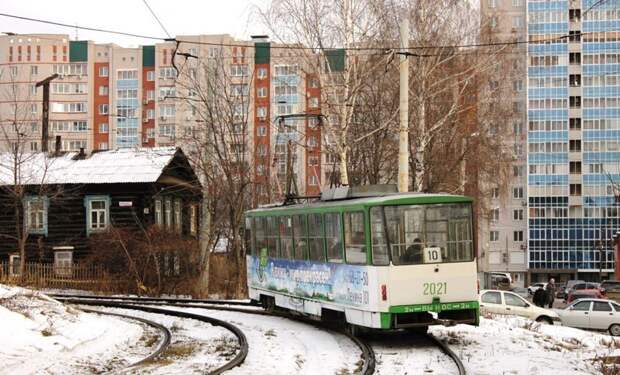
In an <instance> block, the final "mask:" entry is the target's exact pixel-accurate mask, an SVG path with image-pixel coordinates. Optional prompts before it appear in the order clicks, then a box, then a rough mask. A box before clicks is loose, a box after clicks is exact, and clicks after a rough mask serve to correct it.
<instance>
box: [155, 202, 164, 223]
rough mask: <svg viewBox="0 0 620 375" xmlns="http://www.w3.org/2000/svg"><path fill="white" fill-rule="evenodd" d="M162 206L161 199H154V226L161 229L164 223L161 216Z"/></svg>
mask: <svg viewBox="0 0 620 375" xmlns="http://www.w3.org/2000/svg"><path fill="white" fill-rule="evenodd" d="M162 206H163V204H162V201H161V199H159V198H158V199H155V209H154V211H155V225H157V226H159V227H162V226H163V224H164V221H163V219H164V216H163V215H162V208H163V207H162Z"/></svg>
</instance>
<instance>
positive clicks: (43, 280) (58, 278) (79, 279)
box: [0, 262, 116, 289]
mask: <svg viewBox="0 0 620 375" xmlns="http://www.w3.org/2000/svg"><path fill="white" fill-rule="evenodd" d="M11 266H13V267H11ZM0 283H5V284H19V285H23V286H33V287H38V288H58V289H67V288H74V289H101V286H102V284H107V285H108V287H112V285H111V284H116V283H115V282H113V281H112V280H110V277H109V275H108V274H107V273H106V272H105V270H104V269H103V268H102V267H99V266H94V265H89V266H86V265H78V264H74V265H72V266H69V267H58V266H55V265H54V264H48V263H26V267H25V270H24V274H23V275H20V274H19V266H18V265H17V264H10V263H9V262H3V263H0Z"/></svg>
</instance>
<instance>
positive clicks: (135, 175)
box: [0, 147, 183, 185]
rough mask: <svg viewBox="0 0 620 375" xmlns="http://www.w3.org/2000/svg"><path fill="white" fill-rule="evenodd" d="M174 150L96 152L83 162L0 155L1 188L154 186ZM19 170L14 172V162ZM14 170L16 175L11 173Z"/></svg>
mask: <svg viewBox="0 0 620 375" xmlns="http://www.w3.org/2000/svg"><path fill="white" fill-rule="evenodd" d="M177 153H180V154H181V155H182V154H183V152H182V151H181V150H180V149H178V148H175V147H155V148H131V149H119V150H110V151H101V152H96V153H93V154H91V155H88V156H87V157H86V158H84V159H80V158H78V156H79V154H78V153H77V152H70V153H66V154H63V155H61V156H58V157H54V156H50V155H49V154H46V153H33V154H23V155H19V156H18V157H17V158H16V157H15V155H14V154H12V153H2V154H0V185H16V183H15V175H17V177H18V181H17V185H41V184H115V183H149V182H151V183H152V182H156V181H157V180H158V179H159V177H160V176H161V175H162V173H163V172H164V169H165V168H166V167H167V166H168V165H169V164H170V163H171V162H172V160H173V159H174V157H175V156H176V155H177ZM16 159H17V160H18V161H19V163H17V164H19V166H18V168H15V164H16V163H15V160H16ZM15 169H18V170H19V172H17V173H14V171H15Z"/></svg>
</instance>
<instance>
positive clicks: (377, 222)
mask: <svg viewBox="0 0 620 375" xmlns="http://www.w3.org/2000/svg"><path fill="white" fill-rule="evenodd" d="M370 216H371V217H370V220H371V228H372V249H373V250H372V251H373V263H374V264H376V265H386V264H389V262H390V257H391V260H392V264H394V265H407V264H423V263H446V262H469V261H472V260H473V257H474V256H473V244H472V229H471V228H472V222H471V205H470V204H440V205H411V206H383V207H373V208H372V209H371V210H370Z"/></svg>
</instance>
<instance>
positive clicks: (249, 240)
mask: <svg viewBox="0 0 620 375" xmlns="http://www.w3.org/2000/svg"><path fill="white" fill-rule="evenodd" d="M253 226H254V220H252V218H251V217H246V218H245V228H244V230H245V253H246V254H252V255H256V250H255V248H254V246H253V245H254V241H253V239H254V238H253V236H252V233H253V232H254V230H253V229H254V228H253Z"/></svg>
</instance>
